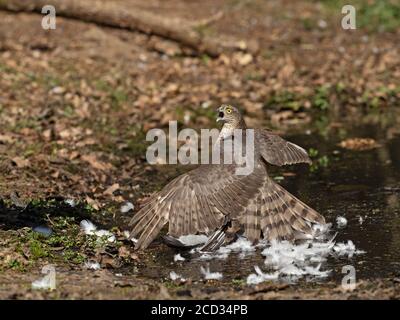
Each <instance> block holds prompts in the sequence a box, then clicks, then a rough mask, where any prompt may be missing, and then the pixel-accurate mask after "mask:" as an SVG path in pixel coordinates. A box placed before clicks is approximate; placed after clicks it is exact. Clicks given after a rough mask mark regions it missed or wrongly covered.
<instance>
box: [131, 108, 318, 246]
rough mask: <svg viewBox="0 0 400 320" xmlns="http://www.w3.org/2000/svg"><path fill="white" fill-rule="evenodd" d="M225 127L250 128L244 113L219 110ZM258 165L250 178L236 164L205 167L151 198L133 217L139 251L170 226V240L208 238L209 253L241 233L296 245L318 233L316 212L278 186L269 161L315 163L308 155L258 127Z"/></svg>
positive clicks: (224, 134)
mask: <svg viewBox="0 0 400 320" xmlns="http://www.w3.org/2000/svg"><path fill="white" fill-rule="evenodd" d="M219 121H221V122H223V123H224V125H223V127H222V130H221V131H220V136H219V138H221V139H227V138H229V137H230V136H232V135H233V132H234V130H235V129H243V130H244V129H247V127H246V123H245V121H244V119H243V117H242V115H241V114H240V112H239V110H238V109H237V108H235V107H233V106H231V105H222V106H221V107H220V108H219V109H218V117H217V122H219ZM253 132H254V141H255V143H254V144H255V151H254V157H255V164H254V170H253V171H252V172H251V173H250V174H248V175H237V174H236V171H235V169H236V168H237V164H235V163H232V164H224V163H220V164H202V165H200V166H199V167H197V168H196V169H193V170H191V171H189V172H187V173H185V174H182V175H180V176H178V177H177V178H175V179H173V180H172V181H171V182H170V183H168V184H167V185H166V186H165V187H164V188H163V189H162V190H161V191H160V192H158V193H156V194H154V195H152V196H151V197H150V198H149V199H148V201H147V202H146V204H145V205H144V206H143V207H142V208H141V209H140V210H139V212H137V213H136V214H135V215H134V217H133V218H132V220H131V222H130V225H131V226H132V227H133V229H132V231H131V234H130V236H131V237H132V238H138V240H137V242H136V246H135V248H136V249H145V248H147V247H148V246H149V244H150V243H151V242H152V241H153V240H154V239H155V238H156V237H157V235H158V234H159V232H160V231H161V229H162V228H163V227H164V226H165V225H166V224H168V225H169V226H168V236H169V237H170V238H172V237H173V238H178V237H180V236H183V235H189V234H206V235H208V236H210V238H209V241H208V242H207V243H206V245H205V246H204V247H203V249H205V251H213V250H216V249H217V248H218V247H219V246H221V245H222V244H223V243H226V241H227V239H229V236H228V235H230V236H232V233H233V234H236V233H238V232H240V231H242V232H243V235H244V236H245V237H246V238H247V239H248V240H250V241H252V242H256V241H258V240H260V239H267V240H270V241H272V240H277V241H282V240H288V241H294V240H295V239H299V238H303V239H304V238H307V237H309V236H312V235H313V233H314V232H313V228H312V227H313V225H314V224H322V225H323V224H325V219H324V217H323V216H321V215H320V214H319V213H317V212H316V211H315V210H313V209H312V208H310V207H309V206H308V205H306V204H304V203H303V202H302V201H300V200H299V199H297V198H296V197H295V196H293V195H292V194H290V193H289V192H288V191H286V190H285V189H284V188H283V187H281V186H280V185H278V184H277V183H276V182H275V181H274V180H273V179H271V178H270V177H269V176H268V174H267V163H269V164H272V165H277V166H283V165H290V164H295V163H308V164H310V163H311V160H310V158H309V157H308V154H307V152H306V151H305V150H304V149H303V148H301V147H299V146H297V145H295V144H293V143H291V142H289V141H286V140H284V139H283V138H281V137H279V136H278V135H276V134H274V133H272V132H270V131H267V130H264V129H254V131H253Z"/></svg>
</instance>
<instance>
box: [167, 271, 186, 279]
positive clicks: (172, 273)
mask: <svg viewBox="0 0 400 320" xmlns="http://www.w3.org/2000/svg"><path fill="white" fill-rule="evenodd" d="M169 277H170V279H171V280H172V281H175V280H181V281H186V279H185V278H183V277H182V276H181V275H180V274H177V273H176V272H175V271H171V272H170V273H169Z"/></svg>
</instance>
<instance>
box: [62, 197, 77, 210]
mask: <svg viewBox="0 0 400 320" xmlns="http://www.w3.org/2000/svg"><path fill="white" fill-rule="evenodd" d="M64 202H65V203H66V204H67V205H69V206H70V207H72V208H73V207H75V206H76V202H75V200H74V199H66V200H64Z"/></svg>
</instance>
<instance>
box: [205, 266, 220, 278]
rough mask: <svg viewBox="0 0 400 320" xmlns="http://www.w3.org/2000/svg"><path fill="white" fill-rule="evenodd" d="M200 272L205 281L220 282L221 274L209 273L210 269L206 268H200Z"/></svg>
mask: <svg viewBox="0 0 400 320" xmlns="http://www.w3.org/2000/svg"><path fill="white" fill-rule="evenodd" d="M200 272H201V273H202V274H203V276H204V279H206V280H221V279H222V273H221V272H211V271H210V267H209V266H208V267H207V268H204V267H200Z"/></svg>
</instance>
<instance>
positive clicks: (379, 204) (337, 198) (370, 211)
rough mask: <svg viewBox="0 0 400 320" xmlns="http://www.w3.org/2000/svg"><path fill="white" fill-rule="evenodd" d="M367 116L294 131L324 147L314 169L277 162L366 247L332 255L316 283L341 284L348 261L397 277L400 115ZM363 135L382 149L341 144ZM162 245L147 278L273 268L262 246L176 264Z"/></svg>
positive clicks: (292, 186) (308, 143) (302, 193)
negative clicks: (350, 253) (248, 251)
mask: <svg viewBox="0 0 400 320" xmlns="http://www.w3.org/2000/svg"><path fill="white" fill-rule="evenodd" d="M361 118H362V117H353V118H349V117H337V116H336V117H331V119H332V120H330V121H326V119H321V120H320V121H316V125H315V127H314V128H311V130H310V127H309V125H304V126H300V127H298V128H297V129H295V130H291V131H290V132H289V134H287V135H286V138H287V139H288V140H291V141H293V142H296V143H298V144H299V145H301V146H303V147H305V148H306V149H308V148H313V149H315V150H318V155H317V156H316V157H315V159H314V162H315V163H320V165H319V167H318V168H315V170H314V171H310V170H309V169H308V168H307V166H306V165H299V166H292V167H286V168H273V167H272V166H271V167H270V168H271V169H270V174H271V176H273V177H275V178H278V179H279V178H280V181H279V183H280V184H282V185H283V186H284V187H285V188H286V189H288V190H289V191H290V192H292V193H293V194H295V195H296V196H298V197H299V198H300V199H302V200H303V201H304V202H306V203H308V204H309V205H310V206H312V207H314V208H315V209H317V210H318V211H319V212H320V213H322V214H323V215H324V216H325V217H326V220H327V222H329V223H332V232H333V233H336V232H337V236H336V238H335V241H336V242H337V243H339V242H345V243H347V241H348V240H351V241H352V242H353V243H354V245H355V247H356V249H358V250H362V251H365V253H363V254H359V255H354V256H353V257H348V256H347V255H346V256H342V257H337V256H332V255H331V256H328V257H327V260H326V262H324V263H322V265H321V270H332V272H331V273H330V275H329V276H328V277H326V278H324V279H319V278H318V279H315V278H313V280H316V281H326V280H335V281H340V279H342V278H343V276H344V274H343V273H342V268H343V266H346V265H351V266H353V267H354V268H355V271H356V278H357V279H373V278H382V277H391V276H394V275H396V274H399V272H400V250H399V247H400V201H399V197H400V134H399V133H400V112H399V111H396V110H393V111H392V113H387V114H378V113H376V114H371V115H369V116H367V117H363V119H364V121H365V122H364V123H360V122H358V121H357V119H361ZM321 123H322V124H321ZM355 137H359V138H373V139H375V140H376V142H377V143H378V144H379V147H377V148H375V149H372V150H366V151H354V150H346V149H343V148H341V147H339V146H338V143H339V142H340V141H342V140H344V139H347V138H355ZM323 156H326V157H327V158H328V161H327V164H326V161H324V162H319V161H318V159H319V158H321V157H323ZM324 164H325V166H324ZM339 216H342V217H345V218H346V220H347V225H345V226H344V227H342V228H339V226H338V225H337V221H336V220H337V218H338V217H339ZM161 248H163V249H162V250H159V251H157V252H156V256H155V260H154V261H155V262H154V264H153V265H151V266H149V265H147V266H146V267H143V268H139V270H138V272H139V274H140V275H141V276H144V277H150V278H158V279H159V278H160V276H162V277H165V278H169V273H170V272H171V271H174V272H176V273H177V274H180V275H182V276H183V277H184V278H192V279H200V278H201V277H202V275H201V273H200V266H207V265H209V267H210V270H211V271H212V272H221V273H222V274H223V277H224V278H223V279H224V281H231V280H234V279H236V280H238V279H241V280H246V278H247V277H248V275H249V274H251V273H254V266H259V267H260V268H261V269H262V270H263V271H267V270H268V269H267V268H266V266H265V265H264V260H265V257H264V256H262V255H261V251H262V250H261V249H258V250H257V251H256V252H253V253H251V254H248V255H246V256H245V257H242V256H241V255H240V254H237V253H231V254H230V255H229V256H228V258H226V259H212V260H209V261H204V260H198V259H196V257H195V256H193V255H190V254H189V253H181V254H182V256H183V257H185V258H186V260H185V261H183V262H174V255H175V254H176V253H177V251H175V250H173V249H170V248H166V247H164V246H163V247H161ZM303 280H307V277H304V278H303Z"/></svg>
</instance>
